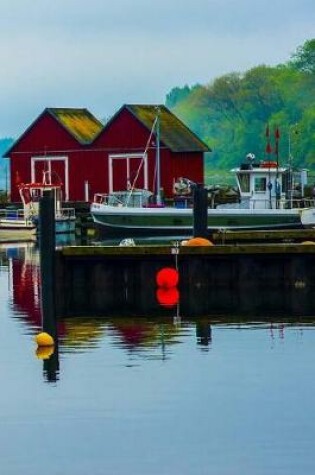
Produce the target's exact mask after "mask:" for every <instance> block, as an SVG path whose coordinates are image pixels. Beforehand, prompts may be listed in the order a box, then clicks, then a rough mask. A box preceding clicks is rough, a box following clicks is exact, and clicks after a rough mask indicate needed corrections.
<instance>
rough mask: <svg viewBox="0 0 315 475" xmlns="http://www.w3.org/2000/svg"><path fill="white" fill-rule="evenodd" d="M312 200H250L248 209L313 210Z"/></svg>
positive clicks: (313, 201) (314, 202)
mask: <svg viewBox="0 0 315 475" xmlns="http://www.w3.org/2000/svg"><path fill="white" fill-rule="evenodd" d="M314 207H315V199H314V198H291V199H286V198H284V197H281V198H280V199H276V198H272V199H271V200H269V199H251V200H250V201H249V208H251V209H275V208H277V209H292V208H314Z"/></svg>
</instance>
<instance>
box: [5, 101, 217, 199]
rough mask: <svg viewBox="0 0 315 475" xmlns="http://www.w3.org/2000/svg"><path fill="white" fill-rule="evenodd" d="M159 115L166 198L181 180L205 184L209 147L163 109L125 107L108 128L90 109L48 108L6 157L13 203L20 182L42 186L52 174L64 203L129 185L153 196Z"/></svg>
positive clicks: (162, 179)
mask: <svg viewBox="0 0 315 475" xmlns="http://www.w3.org/2000/svg"><path fill="white" fill-rule="evenodd" d="M157 113H158V114H159V124H160V127H159V130H160V148H159V150H160V170H161V187H162V188H163V189H164V193H165V196H172V190H173V183H174V180H175V179H176V178H178V177H179V176H184V177H187V178H189V179H191V180H192V181H195V182H198V183H203V181H204V153H205V152H208V151H209V148H208V147H207V145H206V144H204V143H203V142H202V141H201V140H200V139H199V138H198V137H197V136H196V135H195V134H194V133H193V132H192V131H191V130H190V129H188V128H187V127H186V126H185V125H184V124H183V123H182V122H181V121H180V120H179V119H178V118H177V117H176V116H175V115H174V114H172V113H171V112H170V111H169V110H168V109H167V108H166V107H164V106H158V107H157V106H151V105H124V106H123V107H121V109H120V110H119V111H118V112H117V113H116V114H115V115H114V116H113V117H112V118H111V119H110V121H109V122H108V123H107V124H106V125H105V126H103V125H102V124H101V122H99V121H98V120H97V119H96V118H95V117H94V116H93V115H92V114H90V113H89V112H88V111H87V110H86V109H64V108H63V109H56V108H48V109H45V110H44V112H43V113H42V114H41V115H40V116H39V117H38V118H37V120H35V122H34V123H33V124H32V125H31V126H30V127H29V128H28V129H27V130H26V131H25V132H24V133H23V134H22V135H21V137H20V138H19V139H18V140H17V141H16V142H15V143H14V144H13V146H12V147H11V148H10V149H9V150H8V152H7V153H6V156H7V157H8V158H10V170H11V200H12V201H19V196H18V190H17V184H18V183H19V182H29V181H41V177H42V172H43V171H47V170H49V171H51V172H52V175H53V174H55V175H56V176H58V178H59V180H60V181H61V182H62V183H63V187H64V196H65V201H69V200H70V201H88V200H89V199H91V198H92V196H93V194H94V193H96V192H108V191H112V190H120V189H126V187H127V186H128V185H129V184H132V185H134V186H136V187H146V188H148V189H150V190H151V191H154V187H155V183H156V180H155V178H156V171H157V170H156V153H157V147H156V143H157V141H156V128H153V124H154V122H155V119H156V116H157Z"/></svg>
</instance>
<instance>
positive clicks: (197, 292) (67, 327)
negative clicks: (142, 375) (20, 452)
mask: <svg viewBox="0 0 315 475" xmlns="http://www.w3.org/2000/svg"><path fill="white" fill-rule="evenodd" d="M0 258H1V265H2V266H3V267H5V268H7V269H8V271H9V290H10V296H11V299H10V305H11V308H12V315H13V316H14V317H15V318H17V319H19V320H20V321H21V322H23V323H24V325H25V327H24V328H25V333H26V334H31V335H34V334H35V333H37V332H38V331H39V330H41V328H42V314H41V313H42V312H41V296H40V281H41V279H40V268H39V254H38V249H37V247H36V245H34V244H23V245H22V244H21V245H19V246H17V245H15V246H6V247H4V246H2V247H1V248H0ZM203 291H204V289H202V286H196V287H195V288H193V289H192V291H191V292H189V291H187V293H186V294H184V295H180V298H179V300H178V298H176V299H175V301H174V302H175V303H174V304H173V303H172V305H170V304H169V303H168V304H165V302H164V300H165V299H164V300H163V299H162V303H161V302H159V299H158V298H157V295H156V287H154V286H152V289H151V290H150V288H149V287H148V288H146V291H145V292H141V293H140V294H139V292H138V289H135V292H134V295H133V293H132V292H131V290H130V289H128V292H126V301H125V302H123V301H121V300H118V301H117V302H116V303H115V306H113V305H112V306H110V307H109V309H108V310H107V312H106V311H105V312H104V315H103V316H99V315H97V316H93V315H85V316H84V315H82V316H76V317H73V316H71V317H63V316H62V315H61V316H59V317H58V322H57V334H58V342H56V346H55V348H54V351H50V350H47V349H46V350H45V349H43V350H39V351H38V352H37V357H38V358H40V359H42V360H43V368H44V374H45V377H46V379H47V380H48V381H56V380H57V379H58V377H59V354H61V355H62V354H64V355H65V354H69V353H83V352H89V351H93V350H96V349H98V348H100V347H101V346H102V345H110V346H112V347H114V348H118V349H120V350H122V351H124V352H125V353H126V355H128V357H129V359H133V358H145V359H150V358H154V359H161V360H167V359H169V358H171V356H172V355H173V354H174V351H175V349H176V347H177V346H178V345H179V344H181V343H182V342H183V341H184V340H185V338H186V337H187V336H188V335H190V336H191V335H192V334H194V335H195V337H194V338H195V344H196V347H197V348H200V350H202V351H208V350H209V349H210V348H211V345H212V340H213V338H214V337H213V328H214V327H215V326H218V325H219V326H222V325H225V326H230V327H231V326H233V327H239V328H242V329H244V328H254V324H250V323H249V321H251V322H253V321H254V319H253V318H252V317H251V318H249V317H248V315H247V314H245V315H244V316H243V317H242V316H241V315H231V314H229V313H228V310H229V309H231V302H228V301H227V304H226V305H227V307H226V309H225V310H226V312H225V313H224V314H222V315H221V317H220V316H218V313H214V312H213V308H211V312H209V302H210V305H211V306H212V307H214V309H216V307H215V303H214V302H215V300H214V296H213V295H212V293H211V289H209V288H207V289H206V291H207V294H206V296H205V295H204V293H202V292H203ZM223 300H224V299H223ZM200 309H201V310H202V312H201V311H200ZM139 310H141V312H140V313H138V311H139ZM192 310H193V311H194V316H191V315H190V314H189V311H192ZM221 310H222V309H221ZM207 312H209V315H207ZM200 313H201V315H200ZM257 321H258V322H259V321H264V323H263V324H264V325H265V327H266V328H267V329H268V331H269V333H270V338H271V339H273V338H275V334H277V335H278V336H279V337H281V338H284V335H285V328H286V326H287V325H290V324H296V323H298V324H300V325H302V324H303V325H305V324H307V325H312V324H313V320H312V318H307V319H304V320H303V318H302V317H301V318H298V317H296V316H295V317H293V318H289V317H283V318H282V319H279V317H275V316H272V315H270V317H269V318H267V317H266V316H265V318H264V319H263V320H262V319H261V318H259V319H257Z"/></svg>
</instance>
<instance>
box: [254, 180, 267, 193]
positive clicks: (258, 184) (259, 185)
mask: <svg viewBox="0 0 315 475" xmlns="http://www.w3.org/2000/svg"><path fill="white" fill-rule="evenodd" d="M266 189H267V179H266V178H262V177H258V178H257V177H256V178H255V191H266Z"/></svg>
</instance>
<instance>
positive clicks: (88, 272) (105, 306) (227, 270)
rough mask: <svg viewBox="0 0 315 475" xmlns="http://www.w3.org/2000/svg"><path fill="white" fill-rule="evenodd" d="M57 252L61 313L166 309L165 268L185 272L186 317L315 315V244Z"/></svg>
mask: <svg viewBox="0 0 315 475" xmlns="http://www.w3.org/2000/svg"><path fill="white" fill-rule="evenodd" d="M55 257H56V259H55V261H56V276H55V283H56V304H57V308H56V311H57V315H59V316H71V315H81V316H82V315H94V316H96V315H103V316H104V315H106V313H107V312H109V311H110V312H111V314H115V312H117V314H119V313H121V312H127V314H130V315H138V316H139V315H145V314H146V312H150V314H151V313H153V314H154V312H155V313H161V311H164V310H165V308H164V309H163V305H162V306H161V305H160V303H159V302H158V300H157V284H156V274H157V272H158V271H159V270H160V269H162V268H163V267H172V268H175V269H177V270H178V274H179V284H178V293H179V296H180V298H179V301H180V307H181V313H182V314H183V315H186V316H205V315H212V314H213V315H222V314H224V315H227V314H228V315H233V314H235V313H237V314H241V315H246V314H248V315H251V316H254V315H266V314H268V315H271V316H279V315H284V314H287V315H290V316H292V315H294V316H298V315H300V316H302V315H303V316H306V315H314V314H315V245H314V244H313V243H312V242H308V243H307V242H305V241H304V243H268V244H265V243H252V244H248V243H243V244H228V245H227V244H225V245H214V246H209V247H208V246H207V247H189V246H180V245H179V244H178V243H174V245H167V246H159V245H154V246H130V247H123V246H122V247H120V246H70V247H63V248H61V249H59V250H57V251H56V256H55ZM169 309H170V307H169V308H168V311H169Z"/></svg>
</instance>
